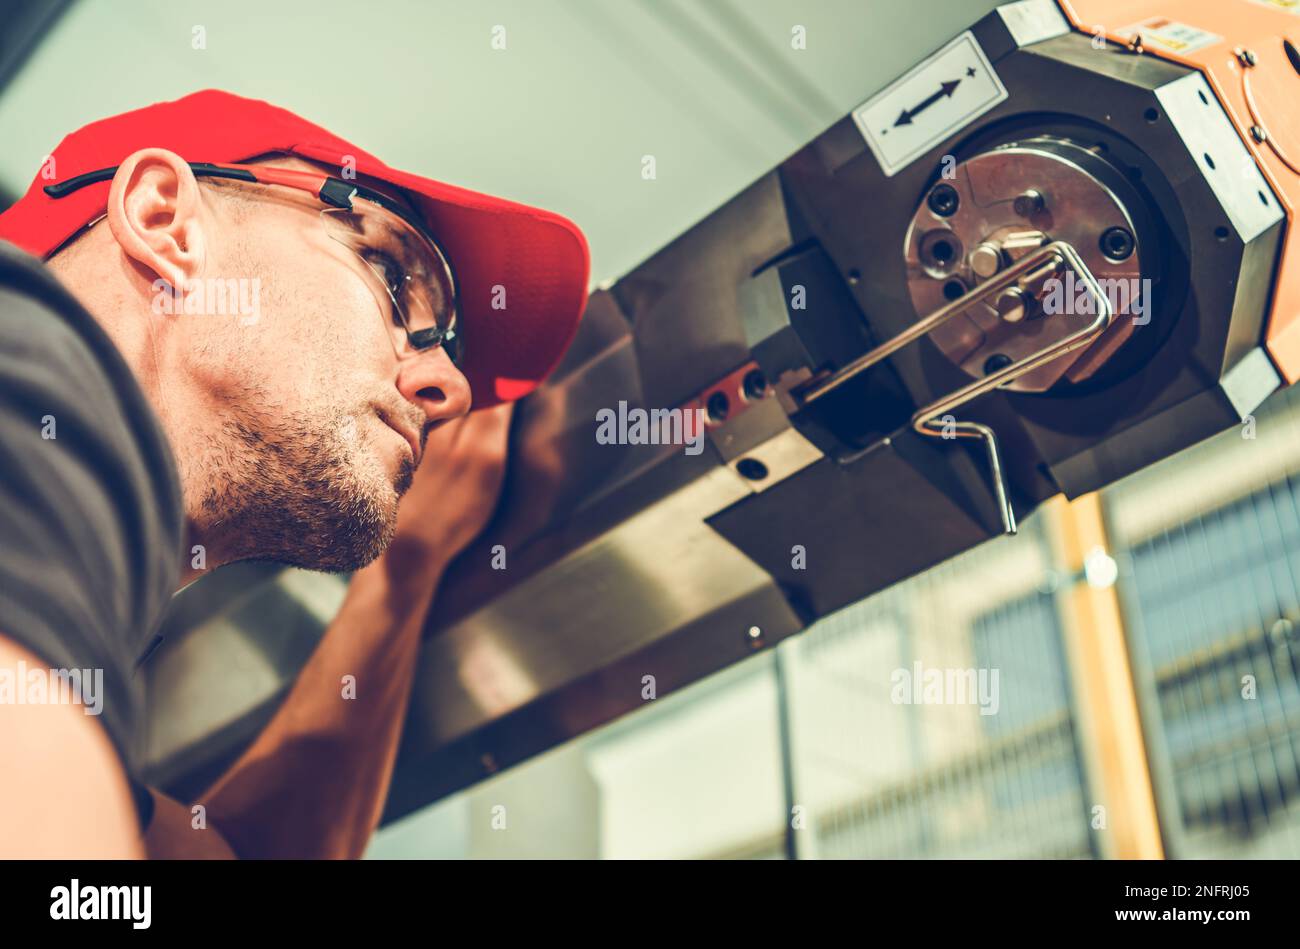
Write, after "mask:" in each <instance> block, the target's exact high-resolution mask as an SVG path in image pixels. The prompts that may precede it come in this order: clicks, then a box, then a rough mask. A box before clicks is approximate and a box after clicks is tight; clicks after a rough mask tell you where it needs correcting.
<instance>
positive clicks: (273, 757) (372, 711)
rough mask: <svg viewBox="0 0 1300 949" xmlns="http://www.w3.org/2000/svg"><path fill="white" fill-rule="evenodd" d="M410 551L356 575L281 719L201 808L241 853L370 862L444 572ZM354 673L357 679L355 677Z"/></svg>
mask: <svg viewBox="0 0 1300 949" xmlns="http://www.w3.org/2000/svg"><path fill="white" fill-rule="evenodd" d="M405 553H406V554H407V556H404V551H403V550H401V549H400V544H399V545H395V547H394V548H393V549H390V550H389V552H388V553H387V554H386V555H385V556H384V557H381V558H380V559H379V560H378V561H376V562H375V563H374V564H372V565H370V566H369V567H366V568H365V569H363V570H360V571H358V572H357V573H356V574H355V575H354V576H353V578H352V583H351V585H350V587H349V589H348V593H347V597H346V598H345V599H344V602H343V605H342V607H341V608H340V609H339V612H338V615H337V616H336V617H335V618H334V622H333V623H331V624H330V626H329V628H328V629H327V630H326V632H325V635H324V637H323V638H322V640H321V643H320V645H319V646H318V647H317V649H316V651H315V652H314V654H313V655H312V657H311V659H310V660H309V662H308V663H307V665H306V666H305V667H304V669H303V671H302V673H301V674H300V675H299V677H298V679H297V681H296V682H295V683H294V686H293V688H292V690H291V691H290V693H289V695H288V697H287V698H286V699H285V701H284V703H283V704H282V705H281V707H280V709H279V710H278V711H277V713H276V715H275V717H274V718H272V719H271V722H270V723H269V724H268V725H267V727H266V728H265V729H264V730H263V732H262V733H261V735H259V736H258V738H257V740H256V741H255V742H254V743H253V745H252V746H251V747H250V748H249V749H248V750H247V751H246V752H245V753H244V754H243V755H242V756H240V758H239V760H238V761H236V762H235V764H234V765H232V766H231V768H230V770H228V771H227V772H226V773H225V774H224V775H222V776H221V778H220V779H218V781H217V782H216V783H215V784H214V785H213V786H212V787H211V788H210V789H209V790H208V792H207V793H206V794H204V795H203V796H202V797H201V798H200V799H198V800H197V801H195V802H194V803H198V804H203V805H204V806H205V807H206V808H207V816H208V820H209V822H210V823H211V825H212V826H213V827H214V828H216V829H217V830H218V831H219V832H220V833H221V835H222V836H223V837H225V839H226V840H227V841H229V843H230V845H231V846H232V848H233V849H234V851H235V853H236V854H238V855H239V856H241V857H343V858H350V857H359V856H361V855H362V853H363V852H364V850H365V847H366V844H367V842H368V841H369V839H370V837H371V835H372V834H373V832H374V829H375V828H376V827H377V826H378V823H379V817H380V813H381V811H382V809H383V804H384V800H385V797H386V796H387V793H388V785H389V782H390V780H391V777H392V769H393V762H394V759H395V758H396V755H397V745H398V741H399V739H400V737H401V729H402V722H403V720H404V718H405V714H406V707H407V702H408V700H409V698H410V693H411V683H412V680H413V677H414V674H415V660H416V655H417V652H418V649H419V644H420V630H421V628H422V627H423V625H424V620H425V617H426V616H427V614H428V609H429V603H430V600H431V596H432V591H433V589H434V588H435V587H436V585H437V582H438V580H439V578H440V577H441V575H442V571H443V569H444V565H443V564H442V563H440V562H432V561H430V560H429V559H428V557H427V556H423V555H412V552H409V551H407V552H405ZM349 677H351V678H349Z"/></svg>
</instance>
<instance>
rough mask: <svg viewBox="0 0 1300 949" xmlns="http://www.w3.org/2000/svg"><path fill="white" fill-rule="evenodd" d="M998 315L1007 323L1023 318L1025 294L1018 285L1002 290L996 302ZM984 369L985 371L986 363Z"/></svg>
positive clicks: (1016, 321) (986, 369)
mask: <svg viewBox="0 0 1300 949" xmlns="http://www.w3.org/2000/svg"><path fill="white" fill-rule="evenodd" d="M997 310H998V316H1000V317H1002V319H1003V320H1004V321H1005V322H1007V323H1019V322H1020V321H1021V320H1023V319H1024V318H1025V294H1024V291H1022V290H1021V289H1020V288H1019V287H1009V288H1008V289H1006V290H1003V291H1002V294H1001V295H1000V296H999V297H998V302H997ZM984 371H985V372H986V373H987V372H988V371H989V370H988V364H987V363H985V366H984Z"/></svg>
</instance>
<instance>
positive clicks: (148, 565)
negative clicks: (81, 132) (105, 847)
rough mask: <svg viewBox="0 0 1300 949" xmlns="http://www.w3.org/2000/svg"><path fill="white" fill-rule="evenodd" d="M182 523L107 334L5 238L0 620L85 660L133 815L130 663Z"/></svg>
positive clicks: (134, 725) (0, 260) (148, 643)
mask: <svg viewBox="0 0 1300 949" xmlns="http://www.w3.org/2000/svg"><path fill="white" fill-rule="evenodd" d="M183 524H184V519H183V512H182V506H181V490H180V482H179V479H178V478H177V475H176V469H175V464H174V462H173V459H172V456H171V451H170V448H169V446H168V443H167V440H166V437H165V436H164V434H163V432H162V428H161V427H160V425H159V423H158V420H157V418H156V417H155V415H154V413H153V411H152V409H151V408H150V406H149V404H148V402H147V401H146V399H145V396H144V393H143V392H141V390H140V387H139V386H138V385H137V384H136V381H135V378H134V377H133V376H132V374H131V370H130V368H129V367H128V366H127V364H126V362H125V361H124V360H123V359H122V357H121V354H120V353H119V352H118V351H117V348H116V347H115V346H114V345H113V342H112V340H111V339H109V337H108V335H107V334H105V333H104V331H103V330H102V329H101V328H100V326H99V324H98V323H96V322H95V320H94V318H93V317H91V315H90V314H89V313H88V312H87V311H86V310H85V309H84V308H83V307H82V306H81V305H80V304H79V303H78V302H77V301H76V300H75V299H74V298H73V297H72V295H71V294H70V293H68V292H67V290H65V289H64V288H63V286H62V284H60V283H59V282H58V281H57V280H56V279H55V277H54V276H53V274H52V273H51V272H50V271H49V270H48V269H47V268H46V267H44V266H43V265H42V264H41V263H39V262H38V261H36V260H35V259H34V258H32V257H30V256H28V255H26V254H24V253H22V252H21V251H19V250H17V249H16V248H15V247H13V245H11V244H8V243H6V242H4V241H0V633H3V634H4V635H6V636H8V637H10V638H11V639H13V640H15V641H16V642H18V643H20V644H22V645H23V646H25V647H27V648H28V649H29V650H31V652H32V653H34V654H35V655H37V656H39V657H40V658H41V660H42V661H44V662H47V663H49V664H50V667H51V668H52V669H59V670H64V669H78V670H91V671H90V672H89V673H81V675H82V676H83V678H84V677H85V676H86V675H89V676H91V678H90V679H85V681H86V683H87V686H86V688H85V689H84V691H86V692H87V695H86V696H85V700H86V702H87V703H89V704H86V705H84V706H83V710H86V709H91V708H94V707H95V705H97V706H98V708H99V714H98V719H99V721H100V723H101V724H103V726H104V727H105V728H106V729H107V730H108V734H109V737H110V738H111V739H112V741H113V744H114V745H115V746H116V747H117V751H118V753H119V755H120V756H121V758H122V763H123V765H124V767H125V769H126V772H127V775H128V778H129V780H130V781H131V787H132V792H133V793H134V794H135V797H136V804H137V809H138V811H139V813H140V821H141V826H142V827H144V826H148V823H149V820H150V818H151V817H152V798H151V797H150V795H149V794H148V792H147V791H145V790H144V788H143V785H142V784H141V782H140V765H141V758H142V754H143V740H144V736H143V727H144V707H143V703H144V682H143V677H142V676H137V675H136V674H135V673H136V668H137V665H138V663H139V662H140V661H141V660H142V659H143V657H144V656H146V655H147V654H148V652H149V651H150V650H151V648H152V647H153V645H155V642H154V640H155V637H156V634H157V630H158V626H159V622H160V620H161V618H162V613H163V610H164V608H165V607H166V605H167V602H168V600H169V599H170V597H171V595H172V592H173V591H174V590H175V588H176V583H177V580H178V578H179V573H180V564H181V556H182V544H183ZM95 670H102V694H100V695H98V696H97V697H94V696H92V695H91V694H90V691H89V690H90V688H91V687H93V683H94V682H95V681H96V679H95V676H96V672H95ZM44 671H45V672H48V670H44ZM28 674H29V675H30V674H31V673H30V671H29V673H28ZM92 698H95V699H96V701H95V702H91V699H92ZM21 774H22V771H21V768H15V769H11V770H10V773H9V776H8V777H7V778H5V779H4V780H10V781H13V780H22V778H21Z"/></svg>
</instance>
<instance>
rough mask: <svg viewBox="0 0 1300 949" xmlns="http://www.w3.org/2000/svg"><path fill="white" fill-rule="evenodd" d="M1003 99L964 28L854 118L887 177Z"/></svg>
mask: <svg viewBox="0 0 1300 949" xmlns="http://www.w3.org/2000/svg"><path fill="white" fill-rule="evenodd" d="M1006 98H1007V90H1006V87H1005V86H1003V85H1002V80H1001V79H999V78H998V74H997V72H995V71H994V69H993V65H992V63H990V62H989V60H988V57H987V56H985V55H984V50H982V49H981V48H980V44H979V43H978V42H977V41H976V40H975V36H974V34H972V33H971V32H970V31H969V30H968V31H966V32H965V33H962V34H961V35H960V36H958V37H956V38H955V39H953V40H952V42H950V43H949V44H948V45H947V46H945V47H943V49H941V50H939V51H938V52H937V53H935V54H934V55H932V56H930V57H929V58H928V59H925V60H924V61H922V62H921V63H919V64H918V65H917V66H915V67H914V68H913V69H912V70H911V71H910V72H908V73H907V74H906V75H904V76H902V77H900V78H899V79H897V80H895V81H894V82H892V83H891V84H890V85H889V86H888V87H886V88H885V89H884V90H882V91H881V92H879V93H877V94H876V95H874V96H872V97H871V98H870V99H868V100H867V101H866V102H864V103H863V104H862V105H860V106H858V107H857V108H856V109H854V110H853V121H854V122H855V123H856V124H857V126H858V131H860V132H861V133H862V137H863V138H865V139H866V141H867V146H868V147H869V148H870V149H871V152H872V154H873V155H875V156H876V160H877V161H878V162H879V163H880V167H881V169H882V170H883V171H884V173H885V176H886V177H890V178H892V177H893V176H894V175H896V174H898V172H900V171H902V170H903V169H904V168H906V167H907V166H908V165H910V164H911V163H912V162H914V161H916V160H917V159H918V158H920V157H921V156H922V155H924V154H926V153H927V152H929V151H930V150H931V149H933V148H935V147H936V146H937V145H939V144H941V143H942V142H944V141H946V140H947V139H949V138H951V137H952V136H953V135H955V134H956V133H957V132H959V131H961V130H962V129H963V128H965V127H966V126H967V125H969V124H970V123H971V122H973V121H975V119H977V118H979V117H980V116H981V115H983V114H984V113H985V112H987V111H989V109H991V108H993V107H994V106H995V105H997V104H998V103H999V102H1002V101H1003V100H1004V99H1006Z"/></svg>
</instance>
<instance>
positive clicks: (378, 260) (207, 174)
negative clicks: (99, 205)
mask: <svg viewBox="0 0 1300 949" xmlns="http://www.w3.org/2000/svg"><path fill="white" fill-rule="evenodd" d="M190 169H191V170H192V171H193V172H194V177H196V178H229V179H232V180H234V181H244V182H249V183H252V184H265V185H280V186H282V187H285V188H294V189H296V190H298V191H306V192H308V193H309V194H311V195H313V196H314V197H316V198H317V199H318V200H320V201H321V202H323V203H324V204H325V205H327V207H325V208H323V209H322V210H321V212H320V219H321V224H322V225H323V226H324V228H325V233H326V234H328V235H329V237H330V238H331V239H333V240H334V241H336V242H338V243H339V244H342V245H343V246H344V247H346V248H347V249H348V250H349V251H351V252H352V253H353V254H355V255H356V256H357V257H359V258H360V259H361V261H362V262H363V264H364V269H365V272H366V273H367V274H368V275H369V277H370V278H371V279H370V280H368V283H369V284H370V286H371V288H372V291H374V292H375V293H376V302H377V303H378V304H379V306H380V308H381V310H388V314H387V316H388V321H389V323H390V326H391V331H390V337H391V338H392V340H393V349H394V351H395V352H396V353H397V354H398V357H399V358H400V357H401V356H402V355H403V351H404V345H405V346H409V348H410V349H414V350H417V351H418V350H429V349H434V348H436V347H438V346H441V347H442V348H443V350H444V351H445V352H446V353H447V356H448V357H449V358H450V359H451V361H452V362H453V363H456V362H458V361H459V360H460V357H461V355H462V352H461V349H462V347H461V340H460V336H459V334H458V331H457V329H458V328H457V312H458V307H457V297H456V280H455V277H454V276H453V274H452V269H451V264H450V263H449V262H448V260H447V255H446V254H445V253H444V252H443V250H442V248H441V247H440V246H439V245H438V242H437V241H436V240H434V239H433V236H432V235H431V234H430V233H429V232H428V230H426V228H425V226H424V224H423V222H422V221H420V220H419V219H418V218H416V217H415V216H414V215H412V214H411V213H410V212H408V211H407V210H406V209H405V208H403V207H402V206H401V205H400V204H398V203H397V202H395V201H393V200H391V199H390V198H388V197H387V196H386V195H384V194H382V193H380V192H378V191H375V190H374V189H372V188H367V187H365V186H364V185H359V184H357V183H355V182H351V181H344V180H343V179H341V178H333V177H330V176H329V175H324V174H321V173H319V172H312V171H298V170H295V169H289V168H274V167H265V166H262V165H239V164H221V165H214V164H209V163H207V162H190ZM116 173H117V168H116V167H114V168H102V169H100V170H98V171H91V172H87V173H86V174H84V175H78V176H77V177H75V178H69V179H68V180H67V181H61V182H59V183H57V184H52V185H46V186H45V189H44V190H45V193H46V194H48V195H49V196H50V197H52V198H62V197H64V196H65V195H69V194H72V193H73V192H74V191H77V190H79V189H81V188H84V187H86V186H87V185H92V184H96V183H98V182H101V181H111V180H112V178H113V176H114V175H115V174H116Z"/></svg>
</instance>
